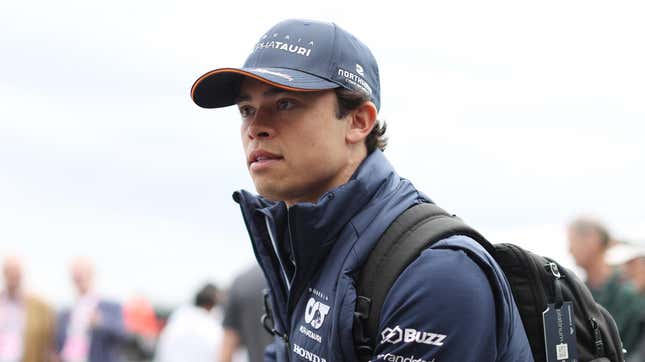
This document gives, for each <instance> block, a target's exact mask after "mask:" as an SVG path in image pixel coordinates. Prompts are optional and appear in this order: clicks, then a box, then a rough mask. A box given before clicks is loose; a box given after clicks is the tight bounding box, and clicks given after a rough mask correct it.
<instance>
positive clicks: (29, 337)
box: [0, 256, 55, 362]
mask: <svg viewBox="0 0 645 362" xmlns="http://www.w3.org/2000/svg"><path fill="white" fill-rule="evenodd" d="M22 269H23V268H22V263H21V262H20V259H18V258H17V257H15V256H10V257H7V258H6V259H5V261H4V264H3V268H2V274H3V276H4V283H5V289H4V290H3V291H2V292H0V361H1V362H46V361H52V360H53V359H52V358H54V323H55V317H54V312H53V311H52V309H51V308H50V307H49V306H48V305H47V304H45V302H43V301H42V300H40V299H39V298H37V297H35V296H32V295H29V294H27V293H25V292H24V291H23V289H22V274H23V271H22Z"/></svg>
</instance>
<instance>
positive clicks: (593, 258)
mask: <svg viewBox="0 0 645 362" xmlns="http://www.w3.org/2000/svg"><path fill="white" fill-rule="evenodd" d="M567 232H568V239H569V251H570V252H571V255H572V256H573V258H574V260H575V262H576V264H577V265H578V266H579V267H580V268H582V269H583V270H584V271H585V273H586V278H587V279H586V283H587V286H588V287H589V290H590V291H591V294H592V295H593V297H594V299H595V300H596V301H597V302H598V303H599V304H601V305H602V306H603V307H605V308H606V309H607V311H608V312H609V313H610V314H611V315H612V317H614V320H615V321H616V325H617V326H618V330H619V332H620V336H621V339H622V341H623V345H624V347H625V348H626V349H627V351H628V352H629V351H631V350H632V349H634V347H635V346H636V344H637V341H638V338H639V337H638V336H639V334H640V328H641V323H642V315H643V312H642V301H641V298H640V297H639V296H638V295H637V293H636V292H635V291H634V290H633V289H632V288H630V287H629V286H628V285H626V284H625V283H623V281H621V275H620V272H619V271H618V270H617V269H615V268H612V267H611V265H609V264H608V263H607V260H606V252H607V249H609V247H610V246H611V235H610V233H609V231H608V230H607V228H606V227H605V226H604V225H602V224H601V223H600V222H598V221H596V220H593V219H590V218H578V219H576V220H574V221H573V222H572V223H571V224H570V225H569V227H568V231H567Z"/></svg>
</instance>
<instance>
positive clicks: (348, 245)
mask: <svg viewBox="0 0 645 362" xmlns="http://www.w3.org/2000/svg"><path fill="white" fill-rule="evenodd" d="M192 97H193V100H194V101H195V102H196V103H197V104H198V105H199V106H202V107H205V108H216V107H224V106H229V105H233V104H237V107H238V109H239V111H240V116H241V118H242V120H241V124H240V130H241V132H240V136H241V138H242V144H243V147H244V150H245V152H246V159H247V167H248V170H249V173H250V174H251V178H252V179H253V182H254V184H255V188H256V190H257V191H258V193H259V194H260V196H255V195H252V194H251V193H249V192H246V191H239V192H236V193H235V194H234V199H235V201H236V202H238V203H239V205H240V207H241V211H242V215H243V217H244V220H245V222H246V225H247V228H248V231H249V235H250V237H251V239H252V243H253V248H254V251H255V254H256V257H257V259H258V262H259V264H260V266H261V267H262V269H263V271H264V273H265V276H266V278H267V281H268V284H269V288H270V291H271V294H270V295H271V306H272V308H271V309H272V312H271V316H272V321H273V326H270V327H273V330H274V333H275V335H276V340H275V342H274V343H273V344H272V345H271V346H270V347H269V348H268V349H267V354H266V360H267V361H296V360H298V361H299V360H308V361H354V360H356V356H357V348H356V346H355V344H354V341H353V334H352V331H353V320H354V311H355V307H356V287H355V285H356V284H355V283H356V279H355V277H356V273H357V272H358V271H359V270H360V268H361V267H362V265H363V263H364V261H365V260H366V258H367V255H368V253H369V252H370V251H371V249H373V248H374V246H375V244H376V242H377V240H378V239H379V237H380V236H381V234H382V233H383V232H384V231H385V229H386V228H387V227H388V226H389V225H390V224H391V223H392V221H393V220H394V219H396V217H397V216H399V215H400V214H401V213H403V212H404V211H405V210H406V209H408V208H409V207H411V206H413V205H416V204H418V203H422V202H430V200H429V199H428V198H427V197H426V196H425V195H424V194H422V193H421V192H419V191H417V190H416V189H415V188H414V186H412V184H411V183H410V182H409V181H407V180H405V179H403V178H401V177H399V176H398V175H397V174H396V173H395V171H394V169H393V168H392V166H391V165H390V164H389V162H388V161H387V160H386V158H385V156H384V155H383V153H382V150H383V149H384V148H385V144H386V142H385V139H384V133H385V125H384V124H382V123H381V122H379V121H377V114H378V110H379V106H380V85H379V72H378V67H377V64H376V60H375V59H374V57H373V56H372V53H371V52H370V50H369V49H368V48H367V47H366V46H365V45H364V44H363V43H362V42H360V41H359V40H357V39H356V38H355V37H354V36H353V35H351V34H349V33H348V32H346V31H345V30H343V29H342V28H340V27H338V26H337V25H335V24H331V23H322V22H316V21H303V20H287V21H283V22H281V23H279V24H277V25H275V26H274V27H273V28H271V29H270V30H269V31H268V32H266V33H264V35H263V36H262V37H261V38H260V40H259V42H258V43H257V44H256V45H255V47H254V49H253V51H252V53H251V54H250V56H249V57H248V58H247V61H246V63H245V64H244V67H243V68H222V69H217V70H214V71H211V72H208V73H206V74H204V75H203V76H202V77H200V78H199V79H198V80H197V81H196V82H195V84H194V85H193V88H192ZM419 160H420V161H423V159H422V158H420V159H419ZM445 242H446V243H451V242H458V243H462V244H464V245H465V244H468V245H469V246H470V247H471V248H472V249H473V250H476V252H478V253H484V251H483V248H481V247H480V246H479V245H477V244H476V242H475V241H474V240H472V239H469V238H467V237H462V236H455V237H452V238H450V239H446V240H445ZM488 259H489V261H488V263H490V264H492V263H494V261H492V258H488ZM497 279H499V280H503V281H504V282H503V283H502V282H500V284H499V285H497V286H496V287H495V290H505V291H506V292H505V293H504V294H505V295H506V296H507V297H506V298H505V297H503V296H502V295H501V294H500V295H497V294H495V295H494V292H493V288H492V287H491V285H490V283H489V280H488V279H487V277H486V275H485V274H484V272H483V269H481V268H480V267H479V266H478V265H477V264H476V263H475V262H474V261H473V260H472V259H471V258H470V257H468V256H466V254H465V253H463V252H460V251H454V250H451V249H438V248H434V247H433V248H430V249H428V250H426V251H424V252H423V253H422V254H421V255H420V256H419V257H418V259H417V260H416V261H415V262H413V263H412V264H411V265H410V266H409V267H408V268H407V269H406V270H405V271H404V272H403V273H402V274H401V275H400V277H399V279H398V280H397V282H396V283H395V284H394V286H393V288H392V289H391V290H390V294H389V295H388V297H387V298H386V300H385V303H384V304H383V309H382V313H381V319H380V330H381V333H380V334H379V336H380V338H379V340H378V341H376V342H377V343H376V346H375V349H374V351H373V352H372V353H371V359H372V360H373V361H399V360H401V361H403V360H406V361H408V360H410V361H411V360H414V361H439V360H441V361H479V362H481V361H514V362H517V361H532V357H531V352H530V348H529V345H528V341H527V338H526V334H525V333H524V330H523V328H522V325H521V320H520V317H519V314H518V312H517V308H516V306H515V304H514V302H513V300H512V297H510V298H508V296H510V295H511V294H510V290H509V286H508V284H507V283H506V282H505V279H504V277H503V275H500V276H499V278H497ZM268 324H270V323H268Z"/></svg>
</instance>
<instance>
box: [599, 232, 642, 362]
mask: <svg viewBox="0 0 645 362" xmlns="http://www.w3.org/2000/svg"><path fill="white" fill-rule="evenodd" d="M607 261H608V262H609V264H611V265H615V266H618V267H620V268H621V269H622V271H623V277H624V278H625V280H626V281H628V282H629V283H631V284H632V286H633V287H634V289H635V290H636V291H637V292H638V294H639V295H640V310H641V314H640V318H639V320H640V330H639V334H638V338H637V341H638V342H637V343H636V345H635V346H633V348H632V350H630V351H628V353H627V356H626V358H625V361H626V362H643V361H645V242H644V243H620V244H617V245H615V246H613V247H612V248H611V249H609V251H608V252H607Z"/></svg>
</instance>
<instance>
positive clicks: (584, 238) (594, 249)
mask: <svg viewBox="0 0 645 362" xmlns="http://www.w3.org/2000/svg"><path fill="white" fill-rule="evenodd" d="M568 238H569V252H571V255H572V256H573V258H574V259H575V261H576V264H577V265H578V266H580V267H581V268H583V269H584V268H587V267H588V266H589V265H590V263H591V262H592V261H594V260H595V258H596V257H597V256H598V254H600V253H602V252H603V247H602V242H601V241H600V238H599V237H598V235H596V233H593V232H584V233H583V232H579V231H577V230H572V229H569V230H568Z"/></svg>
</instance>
